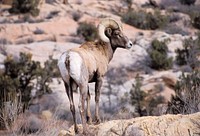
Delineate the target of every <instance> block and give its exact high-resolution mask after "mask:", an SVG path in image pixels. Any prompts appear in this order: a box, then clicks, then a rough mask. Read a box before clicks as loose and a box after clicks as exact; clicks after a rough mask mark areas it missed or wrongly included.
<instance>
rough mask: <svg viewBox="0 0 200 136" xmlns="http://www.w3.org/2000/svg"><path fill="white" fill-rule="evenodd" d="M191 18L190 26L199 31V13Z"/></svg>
mask: <svg viewBox="0 0 200 136" xmlns="http://www.w3.org/2000/svg"><path fill="white" fill-rule="evenodd" d="M191 18H192V25H193V26H194V27H195V28H197V29H200V13H197V14H195V15H193V16H192V17H191Z"/></svg>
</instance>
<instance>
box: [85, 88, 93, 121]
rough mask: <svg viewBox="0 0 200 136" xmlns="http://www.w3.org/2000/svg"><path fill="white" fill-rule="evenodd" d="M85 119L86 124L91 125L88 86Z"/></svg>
mask: <svg viewBox="0 0 200 136" xmlns="http://www.w3.org/2000/svg"><path fill="white" fill-rule="evenodd" d="M86 119H87V123H88V124H92V116H91V112H90V91H89V86H88V92H87V114H86Z"/></svg>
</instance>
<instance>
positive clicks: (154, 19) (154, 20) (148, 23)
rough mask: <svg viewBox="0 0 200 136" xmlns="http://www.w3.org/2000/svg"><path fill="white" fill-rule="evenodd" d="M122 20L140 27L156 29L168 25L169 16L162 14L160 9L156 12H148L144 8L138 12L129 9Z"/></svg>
mask: <svg viewBox="0 0 200 136" xmlns="http://www.w3.org/2000/svg"><path fill="white" fill-rule="evenodd" d="M122 21H123V22H125V23H127V24H129V25H132V26H135V27H137V28H140V29H151V30H155V29H158V28H162V27H164V26H166V24H167V23H168V22H169V19H168V17H167V16H164V15H161V13H160V11H158V10H156V11H155V12H154V13H147V12H145V11H143V10H140V11H138V12H136V11H134V10H129V11H128V12H127V13H125V14H124V15H122Z"/></svg>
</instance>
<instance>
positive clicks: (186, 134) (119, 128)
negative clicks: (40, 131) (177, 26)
mask: <svg viewBox="0 0 200 136" xmlns="http://www.w3.org/2000/svg"><path fill="white" fill-rule="evenodd" d="M79 128H80V130H81V125H79ZM89 128H90V129H89V130H90V131H92V134H93V135H97V136H117V135H118V136H122V135H123V136H199V135H200V113H195V114H190V115H180V114H179V115H163V116H148V117H138V118H133V119H129V120H112V121H108V122H105V123H101V124H100V125H97V126H93V125H90V126H89ZM61 132H62V134H61V133H60V136H61V135H63V134H66V135H69V136H72V135H74V131H73V126H72V127H71V128H70V129H69V130H68V131H61ZM64 132H65V133H64Z"/></svg>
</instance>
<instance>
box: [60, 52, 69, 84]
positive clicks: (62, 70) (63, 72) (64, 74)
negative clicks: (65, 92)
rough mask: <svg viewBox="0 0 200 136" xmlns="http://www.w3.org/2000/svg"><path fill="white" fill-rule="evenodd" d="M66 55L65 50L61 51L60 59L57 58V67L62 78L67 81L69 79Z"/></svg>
mask: <svg viewBox="0 0 200 136" xmlns="http://www.w3.org/2000/svg"><path fill="white" fill-rule="evenodd" d="M66 57H67V52H65V53H63V54H62V55H61V56H60V59H59V60H58V67H59V70H60V73H61V76H62V78H63V80H64V81H65V82H66V83H68V82H69V81H68V80H69V72H68V70H67V68H66V64H65V62H66Z"/></svg>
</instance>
